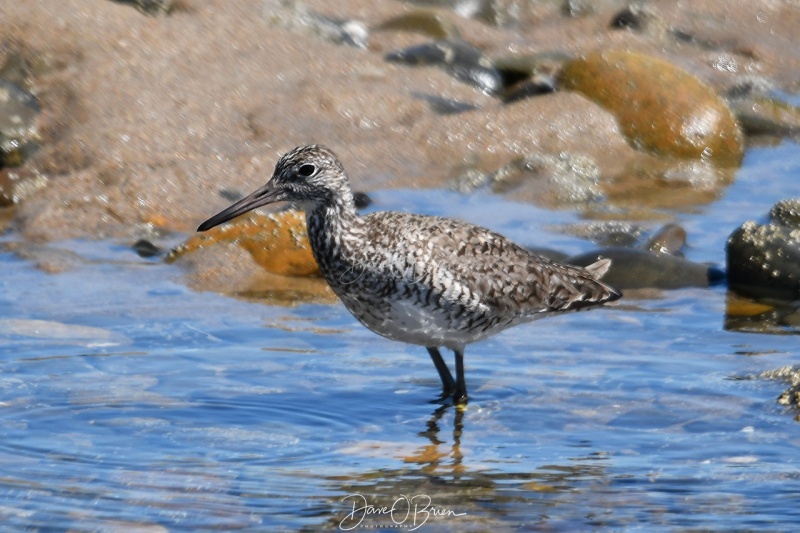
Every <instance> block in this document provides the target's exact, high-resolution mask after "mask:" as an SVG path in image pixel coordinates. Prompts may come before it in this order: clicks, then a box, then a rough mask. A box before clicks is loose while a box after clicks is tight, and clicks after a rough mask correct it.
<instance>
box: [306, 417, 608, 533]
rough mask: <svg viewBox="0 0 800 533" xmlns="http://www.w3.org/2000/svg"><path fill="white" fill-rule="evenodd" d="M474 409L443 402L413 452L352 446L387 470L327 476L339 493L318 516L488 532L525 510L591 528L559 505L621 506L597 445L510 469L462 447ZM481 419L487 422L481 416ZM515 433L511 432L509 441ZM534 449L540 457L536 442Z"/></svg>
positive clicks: (537, 519) (601, 521)
mask: <svg viewBox="0 0 800 533" xmlns="http://www.w3.org/2000/svg"><path fill="white" fill-rule="evenodd" d="M451 414H452V417H451V416H450V415H451ZM471 414H472V415H475V414H476V413H475V411H474V409H471V408H470V407H464V406H459V405H455V406H454V405H452V404H449V403H448V404H447V405H441V406H438V407H437V408H436V409H435V410H434V411H433V413H432V414H431V416H430V417H429V418H428V419H427V420H426V421H425V422H424V428H423V429H422V431H420V432H418V433H417V435H418V436H419V437H420V438H422V439H424V442H423V443H421V444H419V445H417V446H416V448H412V449H410V452H409V448H407V447H406V448H403V447H402V445H399V446H401V447H400V448H398V443H397V442H386V443H370V444H369V445H368V446H366V447H362V448H355V449H353V448H351V449H349V451H348V453H354V451H353V450H361V453H364V454H366V455H367V456H370V457H373V458H374V457H378V458H379V460H381V458H383V459H385V461H384V464H386V465H387V467H384V468H377V469H371V470H365V471H361V472H354V473H353V474H352V475H337V476H330V477H328V478H327V479H328V482H329V485H328V489H329V490H331V491H333V492H334V493H335V494H336V495H335V496H331V495H328V496H326V497H323V498H321V499H322V500H325V501H326V502H327V503H321V505H320V506H318V507H315V513H316V516H320V517H322V516H325V517H326V518H325V519H324V522H325V523H326V524H328V525H330V526H335V527H338V528H346V527H353V528H356V527H359V528H360V527H370V528H382V527H395V528H397V527H401V526H400V525H398V524H401V525H402V524H404V523H405V525H406V526H408V528H411V527H413V525H412V523H413V521H414V519H415V518H416V524H417V525H419V523H420V522H422V521H425V524H426V525H427V526H430V525H431V524H435V527H437V528H439V529H437V530H443V531H450V530H452V531H472V530H476V529H475V528H477V530H481V531H483V530H487V529H495V528H499V529H501V530H502V529H507V528H508V527H510V526H512V524H511V523H510V522H509V521H508V520H510V519H509V518H508V517H511V516H513V517H515V520H518V519H519V517H520V516H521V514H520V513H522V515H524V516H527V517H528V518H529V519H530V521H531V523H541V524H548V523H551V524H558V525H559V527H560V526H564V527H567V528H573V526H574V527H579V526H580V527H583V526H586V523H585V522H584V520H585V519H586V515H585V514H583V513H578V514H576V515H575V516H569V517H558V516H557V515H558V513H559V510H562V509H571V508H574V507H575V506H576V505H577V506H579V507H580V508H582V509H584V508H590V507H591V505H593V504H591V502H597V501H602V502H603V505H608V504H611V505H612V506H613V505H614V503H613V502H609V501H608V496H607V494H606V491H605V490H604V489H603V488H604V487H607V486H608V485H609V484H611V483H613V480H612V479H611V476H610V474H609V473H608V470H607V466H608V464H609V459H610V455H609V454H607V453H605V452H600V451H597V450H594V446H593V445H592V443H590V442H585V441H581V442H580V443H578V444H576V443H575V442H573V443H571V444H569V443H565V444H564V451H565V452H567V453H568V454H570V455H572V453H574V451H576V450H575V448H578V449H580V452H579V453H580V455H579V456H573V457H569V458H565V459H563V462H562V463H561V464H541V465H539V466H536V467H533V469H530V467H529V468H525V466H523V465H524V464H526V463H528V462H529V461H527V460H525V458H524V457H519V458H518V459H519V461H520V462H519V463H518V466H519V470H517V471H514V470H509V469H508V468H507V467H509V466H511V468H513V465H514V464H517V462H516V461H511V462H509V461H504V462H503V463H502V464H499V463H497V462H496V458H495V456H494V453H492V451H491V450H490V451H489V452H487V453H488V454H489V455H491V456H492V457H491V459H490V460H489V461H488V462H487V460H486V458H485V457H482V456H484V455H485V453H484V452H481V451H480V448H478V449H477V450H472V449H471V448H470V449H467V448H463V449H462V441H463V440H464V439H465V437H466V436H467V435H469V433H468V431H469V421H470V415H471ZM474 421H475V423H476V424H477V425H481V422H478V419H477V418H475V419H474ZM451 423H452V426H451V425H450V424H451ZM476 431H480V429H476ZM515 435H516V433H514V432H513V431H511V432H510V433H509V442H510V443H511V442H512V441H514V440H516V436H515ZM515 445H516V444H515ZM531 446H532V449H531V453H533V454H535V453H536V444H535V443H531ZM387 450H388V451H389V453H388V456H387V453H386V452H387ZM529 459H530V458H529ZM531 460H534V459H531ZM398 461H400V464H398ZM534 461H535V460H534ZM373 464H374V463H373ZM392 465H394V466H392ZM598 488H599V489H601V490H597V491H596V489H598ZM587 502H588V503H587ZM587 505H588V506H589V507H586V506H587ZM392 508H394V509H395V511H394V512H392ZM431 510H435V511H434V512H431ZM415 513H416V514H415ZM319 525H320V524H316V525H315V527H319ZM592 525H593V526H599V525H613V520H612V523H611V524H609V523H608V522H607V521H606V520H605V517H602V516H595V517H594V518H593V521H592Z"/></svg>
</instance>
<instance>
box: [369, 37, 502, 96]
mask: <svg viewBox="0 0 800 533" xmlns="http://www.w3.org/2000/svg"><path fill="white" fill-rule="evenodd" d="M384 58H385V59H386V61H391V62H394V63H403V64H406V65H437V66H441V67H442V68H443V69H444V70H445V71H447V72H448V73H449V74H450V75H451V76H453V77H454V78H456V79H459V80H461V81H463V82H466V83H469V84H471V85H474V86H476V87H478V88H479V89H481V90H483V91H484V92H486V93H489V94H495V93H498V92H500V91H501V90H502V88H503V79H502V77H501V76H500V73H499V72H498V71H497V69H496V68H495V67H494V65H492V62H491V61H490V60H489V58H487V57H486V56H485V55H483V52H481V51H480V50H478V49H477V48H475V47H474V46H472V45H471V44H469V43H467V42H465V41H462V40H461V39H443V40H439V41H435V42H432V43H426V44H421V45H416V46H411V47H408V48H404V49H402V50H395V51H393V52H389V53H388V54H386V56H384Z"/></svg>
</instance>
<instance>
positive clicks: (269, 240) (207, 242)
mask: <svg viewBox="0 0 800 533" xmlns="http://www.w3.org/2000/svg"><path fill="white" fill-rule="evenodd" d="M221 243H234V244H236V245H238V246H240V247H242V248H244V249H245V250H247V252H248V253H249V254H250V255H251V256H252V258H253V260H254V261H255V262H256V263H257V264H258V265H259V266H260V267H261V268H263V269H264V270H266V271H267V272H270V273H272V274H279V275H282V276H319V267H318V266H317V262H316V261H315V260H314V256H313V255H312V253H311V246H310V244H309V243H308V237H307V234H306V219H305V214H304V213H302V212H299V211H288V210H287V211H281V212H278V213H270V214H268V215H261V214H253V215H251V216H250V217H246V218H240V219H237V220H236V221H234V222H231V223H229V224H225V225H223V226H219V227H217V228H214V229H212V230H210V231H207V232H205V233H201V234H195V235H193V236H191V237H190V238H189V239H188V240H187V241H186V242H185V243H183V244H181V245H179V246H177V247H175V248H173V249H172V250H171V251H170V252H169V254H167V262H169V263H172V262H174V261H175V260H176V259H178V258H179V257H181V256H183V255H185V254H191V253H193V252H196V251H197V250H200V249H203V248H208V247H213V246H219V245H220V244H221Z"/></svg>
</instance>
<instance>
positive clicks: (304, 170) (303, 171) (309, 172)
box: [297, 163, 317, 178]
mask: <svg viewBox="0 0 800 533" xmlns="http://www.w3.org/2000/svg"><path fill="white" fill-rule="evenodd" d="M316 171H317V167H315V166H314V165H312V164H310V163H306V164H305V165H300V168H298V169H297V173H298V174H300V175H301V176H303V177H304V178H308V177H310V176H313V175H314V173H315V172H316Z"/></svg>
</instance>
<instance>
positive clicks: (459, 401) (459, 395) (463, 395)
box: [453, 387, 469, 405]
mask: <svg viewBox="0 0 800 533" xmlns="http://www.w3.org/2000/svg"><path fill="white" fill-rule="evenodd" d="M468 401H469V396H468V395H467V391H466V390H464V389H463V388H461V387H457V388H456V390H455V392H453V404H455V405H466V404H467V402H468Z"/></svg>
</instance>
